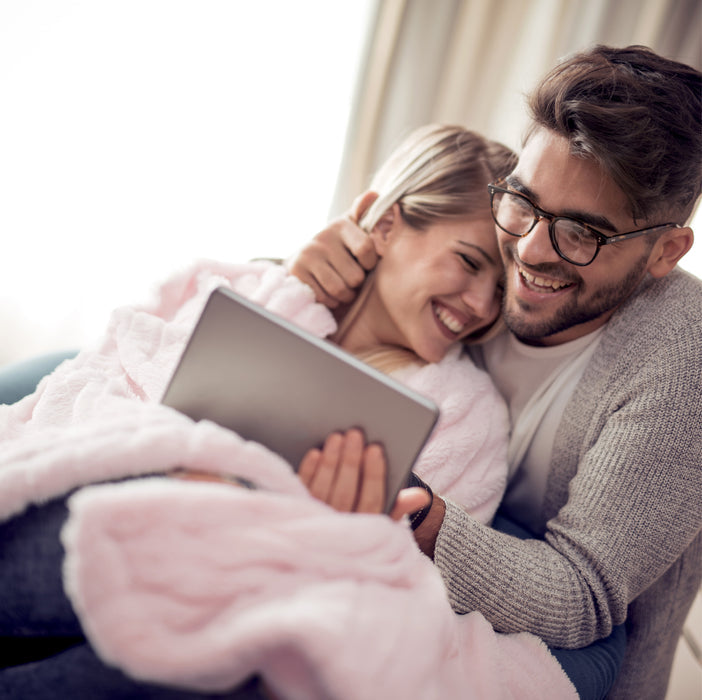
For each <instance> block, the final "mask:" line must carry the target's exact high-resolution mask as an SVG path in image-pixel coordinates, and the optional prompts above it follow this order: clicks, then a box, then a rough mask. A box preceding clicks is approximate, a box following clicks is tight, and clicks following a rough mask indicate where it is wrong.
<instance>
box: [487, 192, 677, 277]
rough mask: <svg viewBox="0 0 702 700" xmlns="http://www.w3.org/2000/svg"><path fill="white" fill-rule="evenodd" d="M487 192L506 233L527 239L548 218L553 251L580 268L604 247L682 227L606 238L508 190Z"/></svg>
mask: <svg viewBox="0 0 702 700" xmlns="http://www.w3.org/2000/svg"><path fill="white" fill-rule="evenodd" d="M488 192H490V205H491V207H492V218H493V219H494V220H495V223H496V224H497V225H498V226H499V227H500V228H501V229H502V230H503V231H504V232H505V233H509V234H510V235H511V236H517V237H519V238H521V237H522V236H526V235H527V234H528V233H529V232H530V231H531V230H532V229H533V228H534V226H536V224H537V223H538V222H539V221H541V219H545V220H546V221H548V233H549V236H550V238H551V245H552V246H553V249H554V250H555V251H556V253H558V255H560V257H561V258H563V260H566V261H567V262H569V263H572V264H573V265H580V266H581V267H584V266H585V265H589V264H590V263H591V262H592V261H593V260H594V259H595V258H596V257H597V253H599V251H600V248H601V247H602V246H603V245H608V244H610V243H616V242H617V241H624V240H626V239H627V238H636V237H637V236H642V235H644V234H645V233H651V232H653V231H661V230H662V229H666V228H680V225H679V224H658V225H657V226H649V227H648V228H642V229H639V230H638V231H629V232H628V233H617V234H615V235H613V236H605V234H604V233H602V232H601V231H598V230H597V229H594V228H592V226H590V225H588V224H586V223H583V222H582V221H578V220H577V219H569V218H568V217H567V216H556V215H555V214H549V213H548V212H547V211H544V210H543V209H539V208H538V207H537V206H536V205H535V204H532V202H531V201H529V199H527V198H526V197H525V196H524V195H523V194H520V193H518V192H514V191H512V190H508V189H505V188H504V187H501V186H500V185H499V184H494V185H488Z"/></svg>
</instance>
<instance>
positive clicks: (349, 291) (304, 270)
mask: <svg viewBox="0 0 702 700" xmlns="http://www.w3.org/2000/svg"><path fill="white" fill-rule="evenodd" d="M376 197H377V195H376V194H375V193H374V192H366V193H365V194H363V195H361V196H360V197H359V198H358V199H357V200H356V201H355V202H354V204H353V207H352V208H351V212H349V214H348V215H347V216H344V217H342V218H340V219H337V220H336V221H332V222H331V223H330V224H329V226H327V228H325V229H324V230H323V231H321V232H320V233H318V234H317V235H316V236H315V237H314V238H313V239H312V240H311V241H310V242H309V243H308V244H307V245H306V246H305V247H304V248H303V249H302V250H301V251H300V252H299V253H298V254H297V255H296V256H295V257H293V258H291V259H290V260H288V261H287V262H286V266H287V268H288V271H289V272H290V273H291V274H293V275H295V276H296V277H298V278H299V279H300V280H302V281H303V282H304V283H305V284H307V285H309V286H310V287H312V289H313V290H314V294H315V297H316V299H317V301H319V302H321V303H322V304H324V305H325V306H326V307H328V308H330V309H336V308H337V307H338V306H339V305H340V304H350V303H351V302H352V301H353V300H354V299H355V297H356V289H357V287H359V286H360V285H361V284H362V283H363V280H364V279H365V277H366V272H368V271H369V270H372V269H373V268H374V267H375V265H376V263H377V262H378V256H377V254H376V252H375V247H374V246H373V242H372V241H371V238H370V236H369V235H368V234H367V233H366V232H365V231H364V230H363V229H361V228H360V227H359V226H358V223H357V222H358V220H359V218H360V217H361V216H362V215H363V213H364V212H365V211H366V209H367V208H368V207H369V206H370V205H371V204H372V203H373V201H375V199H376Z"/></svg>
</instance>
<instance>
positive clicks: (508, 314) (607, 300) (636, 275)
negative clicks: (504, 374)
mask: <svg viewBox="0 0 702 700" xmlns="http://www.w3.org/2000/svg"><path fill="white" fill-rule="evenodd" d="M647 261H648V256H642V257H641V258H640V259H639V260H638V261H637V263H636V266H635V267H634V268H633V269H632V270H631V271H630V272H629V273H628V274H627V276H626V277H625V278H624V279H623V280H620V281H618V282H615V283H612V284H611V285H608V286H605V287H601V288H600V289H598V290H597V291H596V292H595V293H594V294H593V295H592V297H590V298H589V299H587V300H586V301H585V302H584V303H583V304H582V305H581V304H579V299H578V296H579V292H576V293H575V294H574V295H572V297H571V299H570V301H569V302H568V303H566V304H564V305H563V306H562V307H561V308H559V309H558V310H557V311H556V312H555V313H554V315H553V316H552V317H551V318H547V319H540V320H535V321H529V319H528V318H525V316H528V315H529V307H528V306H527V305H524V304H523V303H522V302H521V301H518V302H517V304H518V306H519V308H518V309H509V308H508V307H507V304H506V298H507V295H508V293H507V294H505V299H504V300H503V303H502V315H503V318H504V321H505V324H506V325H507V328H509V330H510V331H511V332H512V333H513V334H514V335H515V336H516V337H517V338H518V339H519V340H521V341H523V342H525V343H532V344H541V343H542V342H543V341H544V340H545V339H546V338H548V337H549V336H552V335H555V334H556V333H561V332H562V331H565V330H568V329H569V328H572V327H573V326H577V325H580V324H583V323H587V322H588V321H593V320H595V319H596V318H599V317H600V316H602V315H603V314H606V313H607V312H609V311H612V310H614V309H616V308H617V307H618V306H619V305H620V304H621V303H622V302H623V301H625V300H626V299H628V298H629V297H630V296H631V294H632V293H633V292H634V290H635V289H636V287H637V286H638V285H639V282H640V281H641V279H642V278H643V276H644V273H645V270H646V265H647ZM513 262H514V264H517V263H516V261H514V259H513ZM537 272H538V270H537Z"/></svg>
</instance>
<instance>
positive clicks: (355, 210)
mask: <svg viewBox="0 0 702 700" xmlns="http://www.w3.org/2000/svg"><path fill="white" fill-rule="evenodd" d="M376 199H378V193H377V192H371V191H370V190H368V191H367V192H364V193H363V194H360V195H358V197H356V199H354V200H353V204H352V205H351V210H350V211H349V214H348V216H349V219H351V221H353V222H354V223H356V224H357V223H358V222H359V221H360V219H361V217H362V216H363V215H364V214H365V213H366V212H367V211H368V208H369V207H370V206H371V204H373V202H375V200H376Z"/></svg>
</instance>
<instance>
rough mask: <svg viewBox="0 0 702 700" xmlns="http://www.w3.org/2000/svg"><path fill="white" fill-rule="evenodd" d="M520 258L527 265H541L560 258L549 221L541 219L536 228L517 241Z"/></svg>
mask: <svg viewBox="0 0 702 700" xmlns="http://www.w3.org/2000/svg"><path fill="white" fill-rule="evenodd" d="M517 254H518V255H519V259H520V260H521V261H523V262H524V263H526V264H527V265H539V264H541V263H544V262H554V261H556V262H557V261H558V260H560V258H559V256H558V253H557V252H556V251H555V249H554V247H553V244H552V243H551V236H550V234H549V230H548V221H547V220H546V219H540V220H539V221H537V222H536V225H535V226H534V228H533V229H532V230H531V231H529V233H527V234H526V236H522V237H521V238H520V239H519V240H518V241H517Z"/></svg>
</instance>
